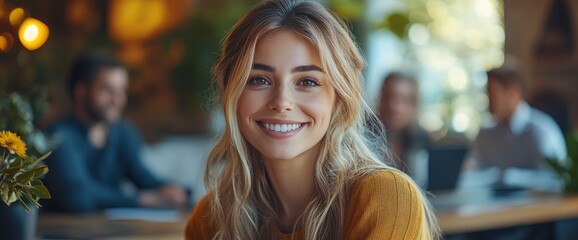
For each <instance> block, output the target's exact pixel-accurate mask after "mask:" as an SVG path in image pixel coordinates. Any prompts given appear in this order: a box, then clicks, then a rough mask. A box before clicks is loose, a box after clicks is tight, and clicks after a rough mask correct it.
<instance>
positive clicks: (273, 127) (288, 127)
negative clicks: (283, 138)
mask: <svg viewBox="0 0 578 240" xmlns="http://www.w3.org/2000/svg"><path fill="white" fill-rule="evenodd" d="M258 123H259V125H261V126H262V127H263V128H265V129H267V130H269V131H274V132H292V131H295V130H298V129H300V128H301V127H303V126H304V125H305V124H306V123H289V124H279V123H267V122H262V121H259V122H258Z"/></svg>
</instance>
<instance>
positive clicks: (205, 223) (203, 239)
mask: <svg viewBox="0 0 578 240" xmlns="http://www.w3.org/2000/svg"><path fill="white" fill-rule="evenodd" d="M210 222H211V220H210V205H209V199H208V198H207V196H205V197H203V198H202V199H201V200H200V201H199V202H198V203H197V204H196V206H195V208H194V209H193V213H192V214H191V216H190V217H189V221H188V222H187V226H186V228H185V239H186V240H193V239H195V240H210V239H213V234H214V233H215V231H214V229H212V228H210V226H209V225H210V224H209V223H210Z"/></svg>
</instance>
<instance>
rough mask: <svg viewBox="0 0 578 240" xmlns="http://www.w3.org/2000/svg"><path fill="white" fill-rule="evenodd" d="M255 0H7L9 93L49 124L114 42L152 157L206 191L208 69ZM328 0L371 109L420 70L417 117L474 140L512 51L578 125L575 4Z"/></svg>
mask: <svg viewBox="0 0 578 240" xmlns="http://www.w3.org/2000/svg"><path fill="white" fill-rule="evenodd" d="M256 2H258V1H255V0H109V1H100V0H43V1H35V0H18V1H16V0H0V97H1V98H2V101H5V100H7V99H8V98H9V96H10V95H11V94H13V93H17V94H18V95H19V96H20V97H21V98H22V99H23V101H25V102H27V103H28V104H29V105H30V106H29V112H28V114H29V115H30V119H33V123H34V125H35V127H37V128H39V129H42V128H44V127H46V126H48V125H49V124H51V123H52V122H54V121H55V120H56V119H58V118H60V117H62V116H63V115H64V114H66V113H67V112H68V111H69V110H70V103H69V97H68V96H67V93H66V90H65V78H66V74H67V70H68V68H69V66H70V64H71V61H72V60H73V58H74V57H76V56H77V55H78V54H80V53H82V52H85V51H87V50H95V49H96V50H97V49H108V50H113V51H114V52H115V53H116V54H118V56H119V57H120V58H121V59H122V60H123V61H124V62H125V63H126V64H127V66H128V67H129V70H130V78H131V83H130V88H129V94H128V98H129V103H128V106H127V111H126V117H127V118H128V119H129V120H130V121H131V122H133V123H134V124H135V125H136V126H137V128H138V129H139V131H140V132H141V133H142V136H143V137H144V139H145V141H146V147H145V149H144V155H145V159H144V160H145V163H146V165H147V166H148V167H149V168H150V169H152V170H153V172H154V173H155V174H157V175H158V176H161V177H163V178H165V179H170V180H172V181H174V182H177V183H179V184H182V185H185V186H188V187H190V188H191V189H192V190H193V193H192V195H193V198H194V199H199V198H200V197H201V196H203V194H204V190H203V183H202V177H203V176H202V175H203V171H204V169H203V168H204V167H203V165H204V161H205V160H206V157H207V155H208V151H209V150H210V143H211V142H212V141H213V139H214V136H215V135H216V134H217V133H219V131H220V130H221V129H222V123H221V121H222V119H221V118H220V115H219V114H218V111H219V108H218V107H217V106H216V105H215V104H213V102H212V101H211V100H212V98H213V96H212V95H211V94H212V91H211V88H212V85H211V84H212V83H211V73H210V71H211V66H212V64H213V62H214V61H215V59H216V58H217V57H218V51H219V46H220V43H221V39H222V37H223V36H224V34H225V33H226V31H227V30H228V29H229V28H230V27H231V26H232V24H233V23H234V22H235V21H236V20H237V19H238V18H239V17H240V16H242V15H243V14H244V13H245V12H246V11H247V10H248V9H250V7H251V6H252V5H254V4H255V3H256ZM320 2H322V3H323V4H325V5H326V6H328V7H329V8H330V9H332V10H333V11H335V12H336V13H337V14H338V15H340V16H342V17H343V18H345V19H346V20H347V21H348V24H349V25H350V27H351V29H352V32H353V33H354V35H355V37H356V40H357V42H358V44H359V46H360V47H361V49H362V51H363V52H364V55H365V56H366V59H367V63H368V65H367V68H366V70H365V76H366V79H365V83H364V84H365V87H366V99H367V101H368V102H369V103H370V104H371V105H372V106H377V103H378V101H379V96H380V89H381V85H382V83H383V79H384V78H385V76H386V75H388V74H389V73H390V72H393V71H404V72H410V73H412V74H413V75H414V76H415V78H416V79H417V82H418V85H419V89H420V91H419V98H418V100H419V104H418V106H419V107H418V109H417V114H416V119H415V121H416V123H417V124H418V125H419V127H420V128H422V129H424V130H426V131H427V134H428V135H429V136H430V137H431V139H432V140H433V141H434V142H435V143H440V144H446V143H447V144H452V145H468V144H470V142H471V141H473V140H474V139H475V137H476V136H477V134H478V132H479V131H480V128H481V127H483V126H485V125H486V124H487V123H488V122H489V121H490V120H491V116H490V114H489V113H488V112H487V110H488V96H487V93H486V87H487V76H486V71H488V70H490V69H492V68H496V67H499V66H501V65H502V64H503V62H504V58H505V55H506V54H505V53H507V54H511V55H513V56H516V57H517V58H518V59H519V61H520V63H521V65H522V67H523V68H524V69H526V70H527V73H528V75H529V78H528V82H527V86H528V94H527V96H528V97H527V99H528V101H529V102H530V103H533V101H532V99H533V98H534V96H540V95H542V94H545V93H548V94H553V95H555V96H557V97H558V98H560V99H562V100H563V101H564V102H565V104H566V106H567V108H566V113H565V115H562V117H557V116H554V118H555V120H556V121H557V122H558V124H559V125H560V126H561V129H563V130H564V131H566V132H568V131H570V130H571V129H576V127H578V98H576V97H574V96H576V91H578V81H576V79H575V78H576V76H578V49H576V47H575V46H576V39H577V38H578V35H577V34H578V17H577V16H578V2H577V1H573V0H540V1H538V0H533V1H527V0H508V1H502V0H468V1H464V0H320ZM535 102H536V103H537V105H539V103H541V102H540V101H538V100H537V101H535ZM550 110H552V111H555V109H550ZM543 111H545V112H548V111H549V109H547V108H546V109H543ZM552 115H553V114H552ZM2 117H3V116H2Z"/></svg>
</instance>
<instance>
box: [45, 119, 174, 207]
mask: <svg viewBox="0 0 578 240" xmlns="http://www.w3.org/2000/svg"><path fill="white" fill-rule="evenodd" d="M48 133H49V135H50V136H52V137H53V138H54V139H55V140H56V143H57V145H56V146H55V148H54V150H53V152H52V155H51V156H50V157H49V158H48V159H46V165H47V166H48V168H49V172H48V174H46V177H45V178H44V180H43V181H44V183H45V184H46V187H48V190H49V191H50V193H51V195H52V199H50V200H47V201H45V202H43V205H44V206H45V208H47V209H49V210H57V211H69V212H91V211H96V210H101V209H104V208H110V207H137V205H138V204H137V198H136V196H129V195H127V194H125V193H123V192H122V191H121V189H120V183H121V182H122V181H123V180H129V181H131V182H132V183H134V185H136V187H137V188H139V189H151V188H156V187H159V186H161V185H162V184H163V183H162V182H161V181H159V180H158V179H156V178H155V177H154V176H153V175H152V174H151V173H150V172H149V171H148V170H147V169H146V168H145V167H144V165H143V164H142V161H141V154H140V153H141V139H140V136H139V135H138V133H137V131H136V130H135V129H134V128H133V127H132V126H131V125H129V124H128V123H127V122H125V121H119V122H117V123H113V124H111V125H110V128H109V131H108V136H107V141H106V144H105V146H104V147H102V148H100V149H97V148H95V147H94V146H92V144H91V143H90V142H89V139H88V127H87V126H86V125H85V124H84V123H82V122H81V121H80V120H79V119H78V118H76V117H74V116H69V117H66V118H64V119H62V120H60V121H59V122H57V123H56V124H54V125H53V126H52V127H50V128H49V129H48Z"/></svg>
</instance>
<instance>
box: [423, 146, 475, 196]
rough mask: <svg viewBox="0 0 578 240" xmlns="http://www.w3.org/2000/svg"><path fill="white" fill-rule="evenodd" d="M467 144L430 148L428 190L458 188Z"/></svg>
mask: <svg viewBox="0 0 578 240" xmlns="http://www.w3.org/2000/svg"><path fill="white" fill-rule="evenodd" d="M467 153H468V147H467V146H434V147H430V148H429V149H428V171H427V173H428V174H427V190H428V191H449V190H454V189H455V188H456V185H457V182H458V178H459V176H460V172H461V170H462V164H463V162H464V160H465V158H466V154H467Z"/></svg>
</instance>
